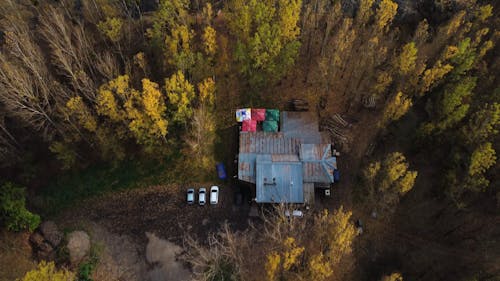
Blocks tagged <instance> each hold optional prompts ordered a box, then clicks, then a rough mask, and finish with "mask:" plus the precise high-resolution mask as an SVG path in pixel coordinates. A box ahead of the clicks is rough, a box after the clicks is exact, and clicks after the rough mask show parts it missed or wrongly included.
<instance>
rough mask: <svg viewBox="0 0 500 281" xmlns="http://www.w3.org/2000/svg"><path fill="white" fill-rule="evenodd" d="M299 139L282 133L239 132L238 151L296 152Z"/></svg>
mask: <svg viewBox="0 0 500 281" xmlns="http://www.w3.org/2000/svg"><path fill="white" fill-rule="evenodd" d="M300 144H301V142H300V140H299V139H295V138H285V137H284V135H283V133H281V132H278V133H269V132H240V153H258V154H298V153H299V147H300Z"/></svg>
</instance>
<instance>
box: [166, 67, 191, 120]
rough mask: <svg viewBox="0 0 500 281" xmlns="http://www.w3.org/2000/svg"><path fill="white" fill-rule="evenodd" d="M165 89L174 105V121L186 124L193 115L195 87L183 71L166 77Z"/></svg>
mask: <svg viewBox="0 0 500 281" xmlns="http://www.w3.org/2000/svg"><path fill="white" fill-rule="evenodd" d="M165 90H166V92H167V97H168V99H169V101H170V104H171V105H172V110H171V112H172V115H173V121H175V122H178V123H180V124H184V125H185V124H186V123H187V121H188V120H189V119H190V118H191V116H192V115H193V109H192V106H191V105H192V104H191V103H192V101H193V98H194V96H195V95H194V87H193V85H191V83H189V81H188V80H186V78H185V77H184V74H183V73H182V72H181V71H178V72H177V73H175V74H173V75H172V76H171V77H170V78H167V79H165Z"/></svg>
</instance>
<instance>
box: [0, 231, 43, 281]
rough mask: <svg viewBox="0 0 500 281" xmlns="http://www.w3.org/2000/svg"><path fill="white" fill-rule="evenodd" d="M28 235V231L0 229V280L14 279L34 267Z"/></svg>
mask: <svg viewBox="0 0 500 281" xmlns="http://www.w3.org/2000/svg"><path fill="white" fill-rule="evenodd" d="M28 237H29V234H28V233H12V232H7V231H6V230H0V281H12V280H16V279H17V278H21V277H23V276H24V274H25V273H26V272H28V271H30V270H32V269H34V268H35V266H36V264H35V263H34V262H33V261H32V260H31V247H30V245H29V242H28Z"/></svg>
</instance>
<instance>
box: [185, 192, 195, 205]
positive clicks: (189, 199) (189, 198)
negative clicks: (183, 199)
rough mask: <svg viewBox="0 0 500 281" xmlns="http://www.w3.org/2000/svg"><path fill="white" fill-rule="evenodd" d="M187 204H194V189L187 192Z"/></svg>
mask: <svg viewBox="0 0 500 281" xmlns="http://www.w3.org/2000/svg"><path fill="white" fill-rule="evenodd" d="M187 203H188V204H190V205H191V204H193V203H194V188H189V189H188V190H187Z"/></svg>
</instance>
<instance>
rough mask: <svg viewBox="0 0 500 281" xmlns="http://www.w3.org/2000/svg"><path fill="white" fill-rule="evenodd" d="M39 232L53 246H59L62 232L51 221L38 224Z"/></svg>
mask: <svg viewBox="0 0 500 281" xmlns="http://www.w3.org/2000/svg"><path fill="white" fill-rule="evenodd" d="M40 232H41V233H42V235H43V237H44V238H45V240H47V241H48V242H49V243H50V244H51V245H52V246H53V247H57V246H59V244H60V243H61V241H62V238H63V234H62V233H61V232H60V231H59V229H58V228H57V225H56V224H55V223H54V222H53V221H45V222H43V223H42V224H41V225H40Z"/></svg>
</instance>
